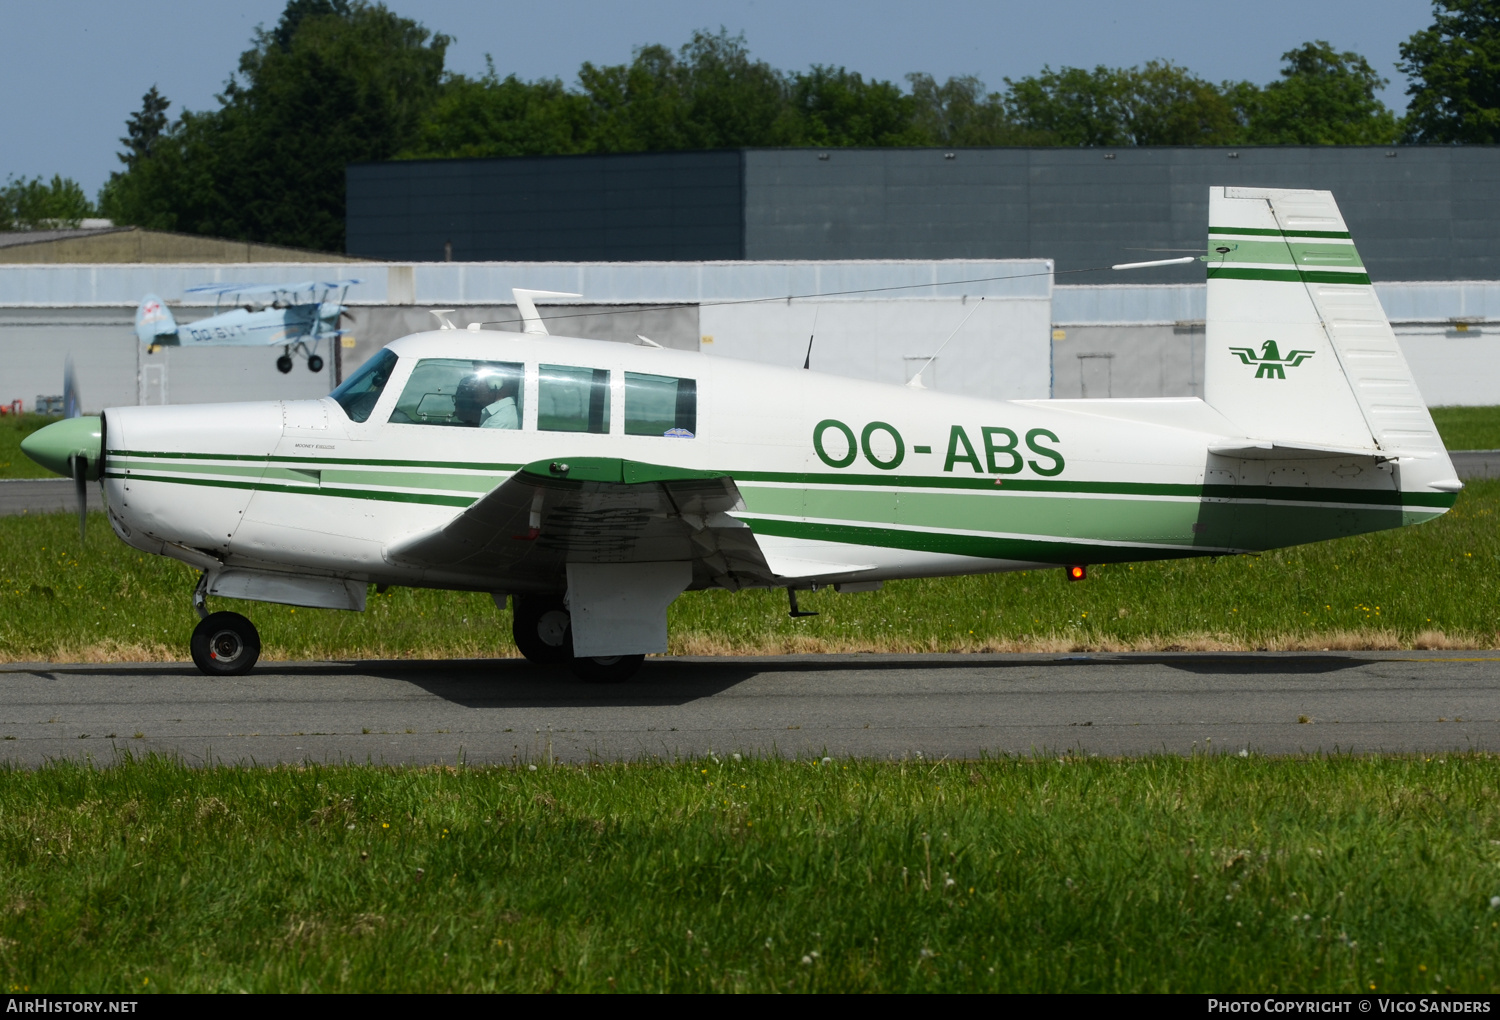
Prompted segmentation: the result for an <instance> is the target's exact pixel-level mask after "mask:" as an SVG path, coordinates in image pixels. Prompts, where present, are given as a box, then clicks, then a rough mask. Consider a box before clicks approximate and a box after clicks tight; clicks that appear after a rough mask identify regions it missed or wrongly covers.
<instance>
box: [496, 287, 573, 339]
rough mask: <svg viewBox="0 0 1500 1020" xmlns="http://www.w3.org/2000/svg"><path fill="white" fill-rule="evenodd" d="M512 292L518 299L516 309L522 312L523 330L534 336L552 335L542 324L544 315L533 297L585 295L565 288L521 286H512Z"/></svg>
mask: <svg viewBox="0 0 1500 1020" xmlns="http://www.w3.org/2000/svg"><path fill="white" fill-rule="evenodd" d="M510 292H511V294H513V295H514V296H515V299H516V310H517V311H518V312H520V313H521V332H522V333H530V334H532V335H534V336H550V335H551V334H549V333H548V332H547V327H546V326H544V325H543V324H542V317H541V316H540V315H538V314H537V310H536V302H535V301H533V300H532V298H539V297H583V295H582V294H574V293H571V292H569V291H564V290H524V289H522V288H521V287H512V288H511V290H510Z"/></svg>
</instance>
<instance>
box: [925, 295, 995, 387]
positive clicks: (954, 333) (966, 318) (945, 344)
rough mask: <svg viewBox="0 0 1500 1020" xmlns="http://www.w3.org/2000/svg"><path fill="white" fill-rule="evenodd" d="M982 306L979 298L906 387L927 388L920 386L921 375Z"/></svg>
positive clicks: (981, 299) (982, 301) (982, 300)
mask: <svg viewBox="0 0 1500 1020" xmlns="http://www.w3.org/2000/svg"><path fill="white" fill-rule="evenodd" d="M982 304H984V298H980V299H979V300H978V301H976V302H974V307H973V308H971V309H969V314H968V315H965V316H964V321H963V322H960V323H959V324H958V326H957V327H956V328H955V329H954V330H953V332H952V333H949V334H948V340H944V341H943V342H942V343H941V344H939V345H938V349H937V350H935V351H933V352H932V357H930V358H928V359H927V360H926V361H925V362H923V363H922V367H921V368H919V369H917V374H916V375H914V376H912V377H911V378H910V379H908V380H907V381H906V385H908V386H910V387H911V388H912V389H916V390H923V389H926V388H927V387H925V386H923V385H922V373H923V372H925V371H927V366H928V365H931V364H932V363H933V362H934V361H936V360H937V356H938V355H939V354H942V353H943V348H944V347H947V346H948V341H949V340H952V339H953V338H954V337H956V336H958V331H959V330H960V329H963V328H964V323H965V322H968V321H969V320H970V319H972V318H973V317H974V313H975V312H977V311H979V306H980V305H982Z"/></svg>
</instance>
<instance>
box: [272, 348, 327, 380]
mask: <svg viewBox="0 0 1500 1020" xmlns="http://www.w3.org/2000/svg"><path fill="white" fill-rule="evenodd" d="M296 347H297V349H298V350H299V351H305V350H306V349H307V348H306V347H304V346H303V345H302V344H301V343H298V344H297V345H296ZM294 364H296V362H294V361H292V348H291V347H290V346H287V347H283V348H282V349H281V357H279V358H277V359H276V371H278V372H280V373H281V374H282V375H286V374H287V373H288V372H290V371H291V370H292V366H293V365H294ZM307 370H308V371H309V372H321V371H323V356H322V355H321V354H308V356H307Z"/></svg>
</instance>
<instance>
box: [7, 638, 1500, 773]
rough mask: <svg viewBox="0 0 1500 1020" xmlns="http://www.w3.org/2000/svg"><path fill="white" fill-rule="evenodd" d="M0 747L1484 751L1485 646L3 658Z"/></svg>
mask: <svg viewBox="0 0 1500 1020" xmlns="http://www.w3.org/2000/svg"><path fill="white" fill-rule="evenodd" d="M0 738H3V740H0V760H3V761H9V762H13V763H16V764H21V765H37V764H40V763H42V762H45V761H47V760H49V759H58V758H72V759H82V758H85V757H91V758H93V759H94V760H95V761H99V762H101V763H107V762H109V761H112V760H114V758H115V757H116V755H118V754H119V753H120V752H122V751H125V750H129V751H131V752H134V753H143V752H153V751H154V752H158V753H165V754H170V755H177V756H181V757H182V758H183V759H185V760H187V761H190V762H195V763H202V762H209V761H214V762H226V763H230V762H242V763H249V762H258V763H263V764H268V763H272V762H288V761H328V762H332V761H356V762H377V763H381V762H383V763H412V764H427V763H456V762H459V761H467V762H470V763H476V764H477V763H506V764H509V763H512V762H538V761H546V760H549V759H552V760H558V761H587V760H591V759H602V760H617V759H643V758H673V757H679V756H696V755H702V754H706V753H708V752H710V751H713V752H717V753H720V754H727V753H732V752H740V753H746V754H757V755H770V754H779V755H785V756H806V755H820V756H821V755H824V754H828V755H833V756H836V757H842V756H847V755H857V756H869V757H875V758H902V757H915V756H916V755H918V754H920V755H922V756H923V757H925V758H928V759H934V758H945V757H946V758H977V757H980V756H982V755H997V754H1041V753H1048V754H1051V753H1058V752H1063V751H1070V752H1075V753H1082V754H1099V755H1140V754H1150V753H1159V752H1166V753H1171V754H1189V753H1195V752H1212V753H1231V754H1234V753H1239V752H1240V751H1249V752H1251V753H1257V754H1288V753H1299V752H1351V753H1356V754H1364V753H1374V752H1436V751H1453V750H1485V751H1495V750H1500V652H1350V653H1343V652H1327V653H1319V654H1306V653H1295V654H1294V653H1286V654H1274V653H1272V654H1268V653H1245V654H1193V653H1178V654H1130V655H1113V654H1096V655H1057V654H1041V655H826V656H786V657H767V658H711V659H710V658H663V659H654V660H648V661H647V663H646V665H645V666H644V668H643V669H642V670H641V672H640V674H639V675H638V677H637V679H635V680H634V681H632V682H630V683H626V684H620V685H611V686H599V685H592V684H585V683H582V682H580V681H577V680H575V679H573V677H572V676H571V674H569V673H567V672H566V671H561V670H549V669H540V668H537V667H534V666H531V665H529V664H527V663H525V662H523V661H520V660H508V659H503V660H469V661H461V662H430V661H429V662H408V661H399V662H371V661H364V662H303V663H270V662H268V663H262V664H261V665H260V666H258V667H257V668H256V670H255V671H254V672H253V673H251V674H250V675H248V676H243V677H231V678H222V679H210V678H207V677H204V676H201V675H200V674H199V673H198V672H197V671H196V670H195V669H194V668H193V667H192V665H191V664H187V663H183V664H140V665H137V664H129V665H59V664H46V665H27V664H11V665H6V666H3V667H0Z"/></svg>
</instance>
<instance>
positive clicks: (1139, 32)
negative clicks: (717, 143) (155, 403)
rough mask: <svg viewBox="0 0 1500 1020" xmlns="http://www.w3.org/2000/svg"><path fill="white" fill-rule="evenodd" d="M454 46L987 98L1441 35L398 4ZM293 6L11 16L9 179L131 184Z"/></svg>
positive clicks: (1159, 15) (527, 61)
mask: <svg viewBox="0 0 1500 1020" xmlns="http://www.w3.org/2000/svg"><path fill="white" fill-rule="evenodd" d="M388 5H389V6H390V7H392V8H393V9H395V10H396V11H398V12H400V13H402V14H405V15H407V16H408V17H416V18H418V19H419V20H420V21H422V23H423V24H425V25H426V26H427V27H428V28H431V29H434V30H436V31H441V32H445V33H447V34H448V35H451V36H454V37H456V39H457V43H456V44H455V45H454V46H453V47H452V48H451V49H450V50H449V60H448V66H449V69H450V70H456V71H461V72H466V73H471V74H478V73H480V72H482V71H483V68H484V56H485V54H486V53H489V54H492V55H493V56H494V58H495V63H496V66H497V68H498V69H499V71H500V72H501V74H506V73H510V72H514V73H515V74H517V75H520V76H521V77H523V78H537V77H561V78H562V79H564V80H565V81H568V82H571V81H572V80H573V76H574V73H575V72H576V71H577V69H578V65H579V64H580V63H582V62H583V61H585V60H592V61H594V62H595V63H623V62H625V61H628V60H629V59H630V55H631V50H632V48H634V47H636V46H640V45H642V44H645V43H653V42H660V43H664V44H666V45H669V46H673V47H676V46H678V45H680V44H681V43H683V42H684V41H686V39H687V37H688V35H689V34H690V33H691V32H692V30H693V29H695V28H708V29H711V30H716V29H718V28H719V27H720V26H723V27H725V28H728V29H729V30H730V31H731V32H741V31H743V32H744V33H745V36H746V39H747V41H748V42H749V44H750V50H751V52H752V54H754V55H755V56H757V57H759V58H761V59H764V60H766V61H768V62H770V63H771V64H772V65H774V66H776V67H780V68H783V69H788V70H795V69H801V68H805V67H807V66H808V65H809V64H812V63H824V64H835V65H843V66H845V67H848V68H850V69H851V70H857V71H859V72H861V73H863V74H865V75H866V76H874V77H879V78H887V79H891V80H894V81H901V80H902V76H903V75H905V74H906V73H907V72H909V71H926V72H929V73H931V74H933V75H935V76H937V77H938V78H939V79H944V78H947V77H949V76H951V75H955V74H977V75H978V76H979V77H981V78H982V79H983V80H984V81H985V82H987V83H988V84H990V85H991V86H998V85H999V84H1000V83H1001V79H1002V78H1005V77H1007V76H1008V77H1012V78H1015V77H1021V76H1025V75H1028V74H1033V73H1035V72H1036V71H1038V70H1040V69H1041V68H1042V66H1043V65H1046V64H1050V65H1052V66H1053V67H1058V66H1061V65H1064V64H1070V65H1075V66H1085V67H1091V66H1093V65H1095V64H1109V65H1116V66H1130V65H1133V64H1138V63H1142V62H1144V61H1146V60H1150V59H1152V58H1156V57H1161V58H1167V59H1171V60H1173V61H1176V62H1177V63H1180V64H1183V65H1185V66H1187V67H1190V68H1191V69H1193V70H1194V71H1195V72H1197V73H1198V74H1200V75H1203V76H1204V77H1206V78H1210V79H1213V80H1216V81H1217V80H1221V79H1228V78H1232V79H1241V78H1243V79H1249V80H1251V81H1255V82H1259V83H1265V82H1268V81H1271V80H1273V79H1274V78H1275V77H1276V76H1277V72H1278V70H1279V68H1280V66H1281V64H1280V56H1281V54H1282V53H1283V52H1285V51H1287V50H1289V49H1291V48H1293V47H1294V46H1297V45H1299V44H1301V43H1303V42H1305V41H1307V40H1309V39H1327V40H1328V41H1329V42H1331V43H1332V44H1333V45H1334V46H1335V47H1337V48H1339V49H1341V50H1343V49H1351V50H1355V51H1357V52H1360V53H1362V54H1364V55H1365V56H1366V57H1367V58H1368V59H1369V60H1370V62H1371V63H1372V64H1373V65H1374V66H1375V67H1376V69H1377V70H1378V71H1380V72H1381V73H1382V74H1384V75H1385V76H1386V77H1388V78H1390V79H1392V83H1391V86H1390V87H1389V88H1388V89H1387V90H1386V94H1385V96H1384V98H1385V101H1386V102H1387V103H1388V104H1390V105H1391V106H1393V107H1394V108H1396V109H1397V110H1398V111H1400V110H1402V109H1404V107H1405V98H1404V92H1405V87H1406V82H1405V80H1404V79H1403V78H1402V77H1401V75H1400V74H1399V73H1397V71H1396V69H1395V66H1394V65H1395V62H1396V61H1397V59H1398V58H1399V52H1398V47H1399V45H1400V43H1401V42H1402V40H1404V39H1406V38H1407V37H1408V36H1410V35H1411V34H1412V33H1413V32H1415V31H1418V30H1420V29H1422V28H1424V27H1426V26H1427V25H1429V24H1431V22H1432V8H1431V4H1430V2H1429V0H1257V2H1256V3H1254V4H1229V3H1212V2H1206V0H1191V2H1190V0H1155V2H1149V3H1135V4H1129V3H1123V2H1104V0H1032V2H1029V3H1011V2H1006V0H926V2H922V3H913V2H911V0H863V2H860V3H851V2H849V0H842V2H830V0H740V2H737V3H731V2H718V0H652V2H650V3H645V4H641V3H632V4H626V3H619V2H613V3H610V2H601V0H547V2H545V3H538V2H535V0H533V2H530V3H525V4H522V3H514V2H507V0H422V2H421V3H420V4H418V3H413V2H410V0H388ZM283 6H284V0H239V2H237V3H234V4H225V3H217V2H214V3H204V2H202V0H196V2H191V0H118V2H105V0H51V2H49V3H27V2H23V0H7V2H5V3H3V4H0V39H4V40H5V41H6V45H5V56H4V59H3V60H0V95H3V96H5V97H6V101H5V102H4V103H0V139H3V140H4V142H3V145H0V178H4V177H6V176H8V175H17V176H27V177H30V176H34V175H37V174H43V175H49V176H50V175H51V174H53V173H61V174H64V175H66V176H70V177H73V178H75V179H76V180H78V181H79V182H80V183H82V184H83V185H84V187H85V188H86V189H87V190H88V191H89V192H90V193H93V192H94V191H95V190H97V189H98V187H99V186H100V185H101V184H102V183H103V182H104V180H105V179H106V178H107V177H108V176H109V173H110V171H112V170H115V169H117V168H118V167H119V163H118V161H117V160H116V159H115V153H116V152H117V151H118V149H119V143H118V141H117V139H118V137H119V136H120V135H122V134H123V133H124V124H125V118H126V117H128V116H129V115H130V113H131V112H132V111H134V110H135V109H137V108H138V107H139V106H140V98H141V95H142V93H144V92H145V91H146V90H147V89H148V88H149V87H150V86H151V85H152V84H153V83H155V84H156V85H158V86H159V87H160V89H161V91H162V92H163V93H164V94H165V95H166V96H167V97H168V98H169V99H171V100H172V103H173V106H172V110H171V111H170V112H171V113H173V114H175V113H177V112H178V111H179V110H181V109H182V108H183V107H186V108H188V109H198V110H201V109H208V108H212V107H213V106H215V105H216V104H215V101H214V94H215V93H216V92H218V91H219V90H220V88H221V87H222V86H223V83H224V80H225V79H226V78H227V77H228V76H229V74H230V73H231V72H232V71H233V70H234V67H235V63H236V60H237V58H238V56H239V53H240V51H242V50H244V49H246V48H247V47H248V45H249V40H250V35H251V32H252V31H253V30H254V28H255V26H256V25H259V24H263V25H266V26H268V27H269V26H270V25H273V24H274V23H275V22H276V20H277V18H278V17H279V16H280V13H281V9H282V7H283Z"/></svg>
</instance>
